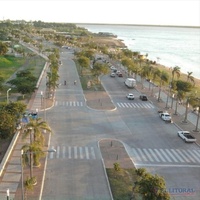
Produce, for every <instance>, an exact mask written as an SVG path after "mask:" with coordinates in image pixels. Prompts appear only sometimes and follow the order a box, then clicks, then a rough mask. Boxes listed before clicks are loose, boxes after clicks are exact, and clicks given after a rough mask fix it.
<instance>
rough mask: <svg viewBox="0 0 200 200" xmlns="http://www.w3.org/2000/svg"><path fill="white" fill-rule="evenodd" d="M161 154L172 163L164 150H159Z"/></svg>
mask: <svg viewBox="0 0 200 200" xmlns="http://www.w3.org/2000/svg"><path fill="white" fill-rule="evenodd" d="M159 150H160V152H161V154H162V155H163V156H164V157H165V158H166V159H167V161H168V162H172V161H171V159H170V158H169V157H168V155H166V153H165V151H164V150H163V149H159Z"/></svg>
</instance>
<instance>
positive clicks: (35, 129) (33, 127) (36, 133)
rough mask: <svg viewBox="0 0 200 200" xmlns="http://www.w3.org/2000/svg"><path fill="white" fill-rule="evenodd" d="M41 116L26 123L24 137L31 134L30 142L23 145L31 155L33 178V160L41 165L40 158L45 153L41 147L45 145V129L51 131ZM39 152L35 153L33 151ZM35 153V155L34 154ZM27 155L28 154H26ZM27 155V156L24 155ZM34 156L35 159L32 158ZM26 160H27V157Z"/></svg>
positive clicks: (35, 163)
mask: <svg viewBox="0 0 200 200" xmlns="http://www.w3.org/2000/svg"><path fill="white" fill-rule="evenodd" d="M41 120H42V119H41V118H37V119H30V122H29V123H28V124H27V125H26V129H25V131H24V136H23V138H27V136H30V144H29V145H25V146H24V147H23V150H24V151H25V152H28V154H29V155H30V176H31V178H32V174H33V172H32V160H33V162H34V165H37V166H38V165H39V159H40V158H41V156H43V154H42V153H41V151H42V150H41V147H42V146H43V145H44V135H43V131H44V130H45V131H48V132H51V128H50V127H49V125H48V124H47V122H45V121H41ZM35 151H36V152H37V153H35V154H34V153H33V152H35ZM33 154H34V155H33ZM25 155H27V154H25ZM24 157H27V156H24ZM32 157H33V159H32ZM25 160H27V159H26V158H25Z"/></svg>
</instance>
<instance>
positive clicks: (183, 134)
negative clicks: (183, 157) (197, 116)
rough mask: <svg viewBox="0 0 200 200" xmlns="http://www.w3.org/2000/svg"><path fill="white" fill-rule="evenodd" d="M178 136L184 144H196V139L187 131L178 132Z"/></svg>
mask: <svg viewBox="0 0 200 200" xmlns="http://www.w3.org/2000/svg"><path fill="white" fill-rule="evenodd" d="M178 136H179V137H180V138H182V139H183V140H184V141H185V142H188V143H189V142H191V143H192V142H196V138H195V137H194V136H192V135H191V134H190V132H189V131H178Z"/></svg>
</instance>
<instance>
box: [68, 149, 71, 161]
mask: <svg viewBox="0 0 200 200" xmlns="http://www.w3.org/2000/svg"><path fill="white" fill-rule="evenodd" d="M68 158H69V159H71V158H72V149H71V147H68Z"/></svg>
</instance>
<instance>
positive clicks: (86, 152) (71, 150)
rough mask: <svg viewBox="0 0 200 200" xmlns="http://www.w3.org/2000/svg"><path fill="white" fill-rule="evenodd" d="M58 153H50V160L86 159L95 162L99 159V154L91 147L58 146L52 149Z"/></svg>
mask: <svg viewBox="0 0 200 200" xmlns="http://www.w3.org/2000/svg"><path fill="white" fill-rule="evenodd" d="M51 148H52V149H55V150H56V152H50V153H49V154H48V159H86V160H95V159H96V158H97V152H95V149H94V147H91V146H84V147H80V146H57V147H54V146H52V147H51Z"/></svg>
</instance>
